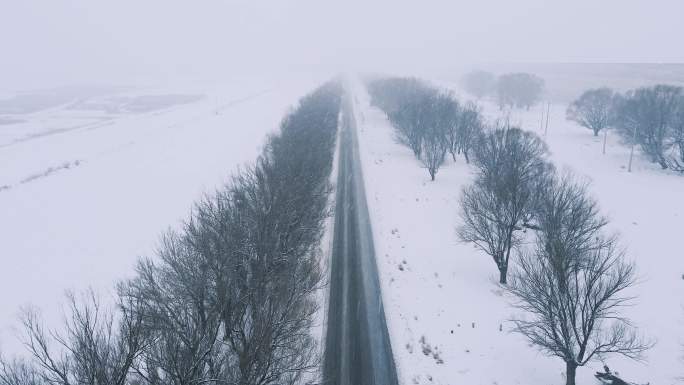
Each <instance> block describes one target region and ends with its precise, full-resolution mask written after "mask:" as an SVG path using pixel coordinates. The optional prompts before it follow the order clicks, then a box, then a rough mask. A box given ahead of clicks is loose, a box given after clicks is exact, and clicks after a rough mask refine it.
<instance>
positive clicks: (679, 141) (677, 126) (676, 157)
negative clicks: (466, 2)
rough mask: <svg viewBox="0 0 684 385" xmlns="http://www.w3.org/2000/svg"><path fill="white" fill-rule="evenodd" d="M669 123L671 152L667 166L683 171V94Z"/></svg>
mask: <svg viewBox="0 0 684 385" xmlns="http://www.w3.org/2000/svg"><path fill="white" fill-rule="evenodd" d="M671 125H672V129H671V142H672V147H673V154H672V155H671V156H670V162H669V167H670V168H671V169H672V170H675V171H679V172H684V96H681V97H680V98H679V102H678V103H677V110H676V112H675V114H674V117H673V120H672V124H671Z"/></svg>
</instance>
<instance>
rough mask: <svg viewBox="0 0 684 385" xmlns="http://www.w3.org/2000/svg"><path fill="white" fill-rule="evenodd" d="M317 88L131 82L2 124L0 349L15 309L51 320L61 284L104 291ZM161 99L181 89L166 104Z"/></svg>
mask: <svg viewBox="0 0 684 385" xmlns="http://www.w3.org/2000/svg"><path fill="white" fill-rule="evenodd" d="M321 80H323V79H321ZM316 85H317V82H316V81H315V80H313V79H308V80H287V81H279V82H266V81H261V82H259V81H253V80H251V81H246V80H245V81H242V82H234V83H230V84H227V85H220V86H218V85H213V86H211V87H207V88H197V87H195V88H190V89H181V90H180V91H179V90H178V89H163V90H159V89H155V90H142V91H135V90H128V91H127V93H126V95H124V96H121V95H120V94H119V95H116V96H107V95H100V96H98V98H97V99H90V101H89V102H88V103H85V104H84V103H83V102H82V103H81V104H80V105H77V106H75V107H74V106H73V104H71V105H66V104H64V105H59V106H56V107H51V108H49V109H46V110H40V111H35V112H31V113H25V114H23V115H18V114H15V115H12V119H13V120H22V121H21V122H14V123H12V124H10V123H8V124H2V125H0V186H3V187H0V234H2V237H1V239H2V242H1V243H2V252H1V253H0V304H1V306H0V350H1V351H3V352H5V353H8V354H11V353H14V352H16V351H17V350H18V348H19V343H18V341H17V339H16V338H15V332H14V331H15V328H16V326H17V314H18V312H19V309H20V307H21V306H25V305H29V304H31V305H34V306H37V307H39V308H41V309H42V310H43V313H44V315H45V317H46V321H47V322H48V323H49V325H50V326H56V325H58V323H59V320H60V317H59V314H60V313H59V307H60V303H63V294H64V291H65V290H67V289H72V290H76V291H80V290H84V289H86V288H87V287H89V286H91V287H93V288H95V289H96V290H97V291H98V292H100V293H101V294H102V295H103V296H104V297H105V300H106V299H108V298H111V296H110V295H111V293H112V292H113V287H114V284H115V282H116V281H117V280H120V279H123V278H126V277H128V276H130V275H131V274H132V273H133V267H134V264H135V261H136V259H137V258H138V257H139V256H143V255H151V254H152V253H153V251H154V248H155V246H156V244H157V241H158V236H159V235H160V233H161V232H163V231H164V230H166V229H167V228H169V227H173V226H177V225H178V224H179V222H180V221H181V220H182V219H184V218H185V217H186V216H187V214H188V213H189V211H190V209H191V207H192V204H193V202H194V201H195V200H197V199H198V198H200V197H201V195H202V194H203V193H205V192H209V193H210V192H212V191H213V190H214V189H215V188H216V187H217V186H219V185H221V184H222V183H223V182H224V181H226V180H227V178H228V176H229V175H230V174H231V172H233V171H234V170H235V169H236V168H237V167H238V166H240V165H242V164H245V163H247V162H252V161H253V160H254V159H255V158H256V156H257V154H258V152H259V150H260V148H261V146H262V144H263V143H264V140H265V135H266V134H267V133H269V132H271V131H273V130H274V129H276V128H277V126H278V124H279V122H280V119H281V118H282V117H283V115H284V114H285V113H286V112H287V110H288V109H289V108H290V107H291V106H293V105H294V104H295V103H296V102H297V100H298V98H299V97H301V96H302V95H304V94H305V93H307V92H309V91H310V90H311V89H313V87H315V86H316ZM136 92H137V93H136ZM155 95H156V96H155ZM168 95H186V96H189V97H188V98H186V99H184V98H182V97H180V100H181V101H183V103H174V101H178V100H177V99H175V98H174V97H169V96H168ZM199 95H201V97H199ZM69 106H71V107H69ZM103 107H106V108H104V109H103ZM18 116H20V117H21V118H20V119H19V118H17V117H18ZM6 120H7V119H6ZM60 128H63V130H61V131H59V129H60ZM56 130H57V131H56Z"/></svg>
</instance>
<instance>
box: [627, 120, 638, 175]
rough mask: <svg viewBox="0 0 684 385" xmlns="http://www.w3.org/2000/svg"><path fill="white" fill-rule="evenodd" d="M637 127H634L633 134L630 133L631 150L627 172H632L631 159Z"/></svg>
mask: <svg viewBox="0 0 684 385" xmlns="http://www.w3.org/2000/svg"><path fill="white" fill-rule="evenodd" d="M636 134H637V125H636V124H635V125H634V132H633V133H632V149H631V150H629V166H627V172H632V159H633V158H634V145H635V144H636Z"/></svg>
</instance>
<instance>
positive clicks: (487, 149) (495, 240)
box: [458, 127, 552, 284]
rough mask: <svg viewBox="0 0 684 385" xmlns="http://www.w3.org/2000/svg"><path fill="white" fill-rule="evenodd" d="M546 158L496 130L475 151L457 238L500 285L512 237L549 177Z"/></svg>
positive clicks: (533, 141)
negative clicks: (492, 269) (483, 259)
mask: <svg viewBox="0 0 684 385" xmlns="http://www.w3.org/2000/svg"><path fill="white" fill-rule="evenodd" d="M547 154H548V150H547V148H546V145H545V144H544V142H542V141H541V140H540V139H539V138H538V137H536V136H535V135H534V134H530V133H527V132H524V131H522V130H520V129H518V128H508V127H507V128H500V129H496V130H494V131H493V132H490V133H489V134H487V135H486V136H485V137H484V138H483V139H482V140H481V142H480V143H479V145H478V147H477V152H476V155H477V156H476V158H475V164H476V165H477V166H478V168H479V172H478V176H477V179H476V181H475V183H474V184H473V185H472V186H470V187H467V188H465V189H464V191H463V195H462V197H461V218H462V219H463V225H462V226H460V227H459V229H458V233H459V237H460V239H461V240H462V241H463V242H472V243H473V244H475V246H476V247H478V248H479V249H481V250H482V251H484V252H485V253H487V254H488V255H490V256H491V257H492V258H493V260H494V262H495V263H496V265H497V268H498V270H499V282H500V283H502V284H506V281H507V280H506V277H507V271H508V265H509V260H510V256H511V251H512V250H513V249H515V248H516V247H517V246H518V245H519V244H520V241H521V238H520V237H519V235H518V232H519V231H521V230H523V228H524V227H525V226H530V221H531V219H532V214H533V209H534V204H535V199H536V196H537V194H538V192H539V191H540V186H541V185H543V184H544V183H545V181H546V180H547V179H548V177H549V175H550V173H551V171H552V167H551V165H550V164H549V163H548V162H547V161H546V156H547Z"/></svg>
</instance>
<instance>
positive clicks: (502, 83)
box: [461, 71, 544, 109]
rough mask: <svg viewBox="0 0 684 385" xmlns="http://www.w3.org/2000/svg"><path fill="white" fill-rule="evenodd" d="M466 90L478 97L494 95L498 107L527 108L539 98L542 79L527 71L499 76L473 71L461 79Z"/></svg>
mask: <svg viewBox="0 0 684 385" xmlns="http://www.w3.org/2000/svg"><path fill="white" fill-rule="evenodd" d="M461 84H462V86H463V88H464V89H465V90H466V92H468V93H470V94H471V95H473V96H475V97H476V98H478V99H480V98H483V97H485V96H490V95H492V96H495V97H496V100H497V102H498V104H499V108H501V109H503V108H513V107H515V108H525V109H529V108H530V107H532V106H533V105H535V104H536V103H537V102H539V100H540V99H541V96H542V92H543V91H544V79H542V78H540V77H538V76H536V75H533V74H528V73H510V74H503V75H501V76H499V77H496V76H494V74H492V73H490V72H486V71H473V72H470V73H468V74H466V75H465V76H464V77H463V78H462V79H461Z"/></svg>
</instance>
